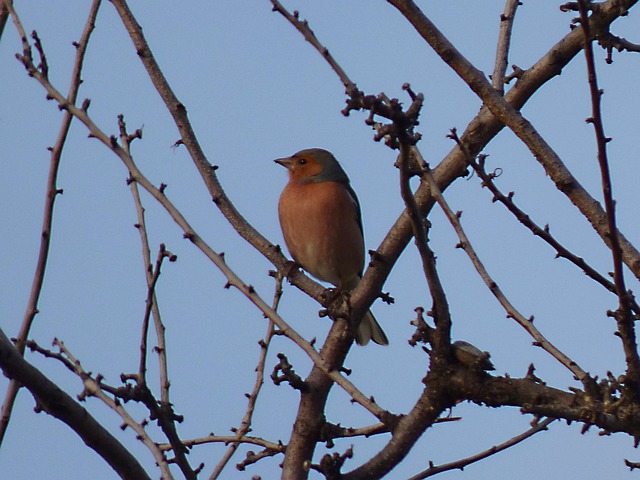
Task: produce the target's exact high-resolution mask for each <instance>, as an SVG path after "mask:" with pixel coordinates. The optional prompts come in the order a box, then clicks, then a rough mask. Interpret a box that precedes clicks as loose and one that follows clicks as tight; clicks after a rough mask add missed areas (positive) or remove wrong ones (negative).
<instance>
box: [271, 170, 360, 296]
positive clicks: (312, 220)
mask: <svg viewBox="0 0 640 480" xmlns="http://www.w3.org/2000/svg"><path fill="white" fill-rule="evenodd" d="M356 208H357V207H356V206H355V204H354V203H353V202H352V200H351V197H350V196H349V193H348V192H347V191H346V189H345V188H344V187H343V186H342V185H341V184H339V183H336V182H321V183H306V184H302V185H300V184H295V183H289V184H288V185H287V186H286V187H285V189H284V190H283V192H282V195H281V196H280V202H279V204H278V214H279V217H280V226H281V227H282V233H283V235H284V240H285V243H286V244H287V249H288V250H289V253H290V254H291V256H292V257H293V259H294V260H295V261H296V263H298V264H300V266H302V268H304V269H305V270H306V271H307V272H309V273H310V274H311V275H313V276H314V277H316V278H318V279H319V280H322V281H325V282H330V283H332V284H333V285H336V286H340V287H343V288H346V289H351V288H353V287H355V285H356V284H357V283H358V279H359V275H360V273H361V272H362V268H363V266H364V241H363V237H362V231H361V230H360V226H359V225H358V215H357V210H356Z"/></svg>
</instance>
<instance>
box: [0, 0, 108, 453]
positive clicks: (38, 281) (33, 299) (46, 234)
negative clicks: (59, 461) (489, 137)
mask: <svg viewBox="0 0 640 480" xmlns="http://www.w3.org/2000/svg"><path fill="white" fill-rule="evenodd" d="M0 1H2V0H0ZM100 3H101V0H94V1H93V3H92V4H91V9H90V11H89V16H88V18H87V22H86V23H85V27H84V31H83V32H82V35H81V37H80V41H79V42H78V43H77V44H75V46H76V57H75V61H74V65H73V73H72V74H71V85H70V86H69V92H68V94H67V101H68V102H70V103H75V102H76V99H77V96H78V89H79V88H80V84H81V83H82V80H81V74H82V66H83V62H84V57H85V53H86V51H87V44H88V42H89V38H90V36H91V33H92V32H93V29H94V28H95V21H96V16H97V15H98V9H99V8H100ZM0 7H1V8H0V36H1V35H2V30H3V28H4V23H5V22H6V15H5V14H4V13H3V12H7V13H8V12H11V15H12V17H13V20H14V23H15V25H16V27H17V28H18V31H19V32H20V34H21V36H22V38H23V41H26V40H25V37H26V34H25V31H24V28H23V27H22V24H21V22H20V19H19V18H18V17H17V15H16V14H15V10H13V2H12V1H11V0H4V2H3V3H1V4H0ZM3 15H5V16H4V17H3ZM3 18H4V21H3ZM27 45H28V43H27ZM23 48H24V46H23ZM72 119H73V115H71V114H70V113H69V112H65V113H64V115H63V117H62V122H61V123H60V129H59V131H58V137H57V139H56V143H55V145H54V146H53V147H52V148H51V149H50V151H51V161H50V166H49V176H48V179H47V193H46V197H45V205H44V213H43V220H42V234H41V236H40V250H39V252H38V260H37V262H36V270H35V273H34V276H33V281H32V284H31V293H30V295H29V300H28V302H27V307H26V310H25V314H24V317H23V320H22V325H21V327H20V331H19V332H18V335H17V337H16V348H17V349H18V352H20V354H23V353H24V347H25V342H26V340H27V337H28V336H29V331H30V330H31V325H32V324H33V321H34V319H35V316H36V314H37V313H38V301H39V299H40V293H41V292H42V285H43V282H44V275H45V271H46V268H47V260H48V258H49V246H50V244H51V235H52V232H53V209H54V204H55V200H56V197H57V196H58V195H59V194H62V189H59V188H58V186H57V179H58V169H59V167H60V160H61V158H62V150H63V148H64V144H65V142H66V140H67V134H68V132H69V127H70V126H71V120H72ZM19 389H20V386H19V384H18V383H17V382H16V381H14V380H12V381H11V382H9V386H8V387H7V391H6V393H5V398H4V402H3V403H2V410H1V411H0V445H2V441H3V439H4V436H5V433H6V431H7V427H8V425H9V421H10V419H11V411H12V410H13V405H14V403H15V399H16V396H17V394H18V390H19Z"/></svg>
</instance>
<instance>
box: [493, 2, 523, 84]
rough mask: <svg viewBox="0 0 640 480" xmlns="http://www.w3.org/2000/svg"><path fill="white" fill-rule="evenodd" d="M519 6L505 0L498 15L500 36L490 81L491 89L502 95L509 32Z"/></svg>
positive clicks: (507, 56)
mask: <svg viewBox="0 0 640 480" xmlns="http://www.w3.org/2000/svg"><path fill="white" fill-rule="evenodd" d="M519 5H521V3H520V0H507V2H506V3H505V6H504V12H503V13H502V15H500V35H499V36H498V47H497V49H496V64H495V67H494V68H493V75H492V76H491V81H492V85H493V88H495V89H496V90H497V91H498V92H500V93H501V94H504V84H505V83H506V78H505V74H506V72H507V65H508V64H509V47H510V46H511V31H512V30H513V22H514V20H515V16H516V10H517V9H518V6H519Z"/></svg>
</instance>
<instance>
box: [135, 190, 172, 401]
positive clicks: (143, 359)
mask: <svg viewBox="0 0 640 480" xmlns="http://www.w3.org/2000/svg"><path fill="white" fill-rule="evenodd" d="M138 198H139V197H138ZM165 258H169V259H170V261H175V259H176V257H175V255H173V254H172V253H171V252H169V251H168V250H167V249H166V247H165V246H164V244H161V245H160V249H159V250H158V257H157V258H156V264H155V267H152V269H151V280H150V281H149V282H148V291H147V299H146V301H145V302H146V308H145V312H144V318H143V320H142V340H141V342H140V367H139V369H138V380H137V381H138V384H140V385H146V384H147V337H148V331H149V320H150V318H151V312H152V311H153V306H154V305H155V296H156V284H157V283H158V278H160V268H161V267H162V261H163V260H164V259H165ZM163 330H164V329H163ZM165 365H166V364H165ZM165 373H166V370H165ZM167 384H168V381H167ZM163 391H164V389H163ZM167 400H168V399H167Z"/></svg>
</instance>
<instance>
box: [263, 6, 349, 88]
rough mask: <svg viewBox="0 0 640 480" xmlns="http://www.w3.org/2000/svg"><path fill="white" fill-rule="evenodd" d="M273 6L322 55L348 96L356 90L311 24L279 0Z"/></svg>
mask: <svg viewBox="0 0 640 480" xmlns="http://www.w3.org/2000/svg"><path fill="white" fill-rule="evenodd" d="M271 3H272V4H273V11H274V12H278V13H279V14H281V15H282V16H283V17H285V18H286V19H287V20H288V21H289V22H290V23H291V25H293V26H294V27H295V28H296V29H297V30H298V31H299V32H300V33H301V34H302V36H303V37H304V39H305V40H306V41H307V42H309V43H310V44H311V45H313V47H314V48H315V49H316V50H317V51H318V52H320V53H321V54H322V56H323V57H324V59H325V60H326V61H327V63H328V64H329V65H330V66H331V68H332V69H333V71H334V72H336V75H338V78H339V79H340V81H341V82H342V84H343V85H344V88H345V89H346V91H347V94H349V95H350V94H351V92H352V91H354V90H355V89H356V84H355V83H354V82H352V81H351V79H350V78H349V76H348V75H347V73H346V72H345V71H344V70H343V69H342V67H341V66H340V65H339V64H338V62H337V61H336V60H335V59H334V58H333V56H332V55H331V53H329V49H328V48H327V47H325V46H324V45H322V43H320V41H319V40H318V37H316V35H315V33H313V30H311V28H310V27H309V24H308V23H307V21H306V20H300V17H299V14H298V12H297V11H295V12H293V14H292V13H290V12H289V11H288V10H287V9H286V8H284V6H283V5H282V4H281V3H280V2H279V1H278V0H271Z"/></svg>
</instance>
